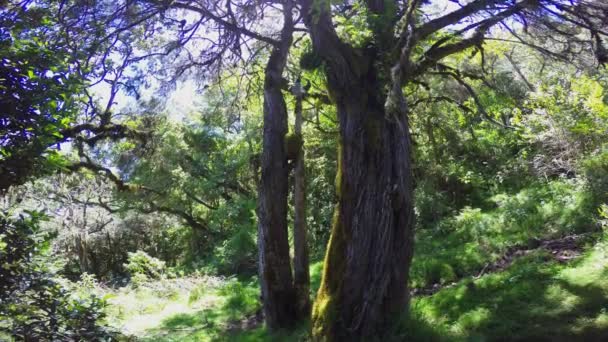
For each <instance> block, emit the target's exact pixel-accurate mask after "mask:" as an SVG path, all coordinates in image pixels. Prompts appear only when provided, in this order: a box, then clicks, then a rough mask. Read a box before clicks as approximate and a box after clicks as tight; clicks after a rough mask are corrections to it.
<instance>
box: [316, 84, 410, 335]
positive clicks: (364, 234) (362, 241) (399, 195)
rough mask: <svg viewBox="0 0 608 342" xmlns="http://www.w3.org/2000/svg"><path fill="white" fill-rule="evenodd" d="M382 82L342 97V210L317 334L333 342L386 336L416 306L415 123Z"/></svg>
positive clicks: (356, 87) (336, 222)
mask: <svg viewBox="0 0 608 342" xmlns="http://www.w3.org/2000/svg"><path fill="white" fill-rule="evenodd" d="M375 84H376V83H375V82H373V81H372V80H370V82H368V83H362V84H359V85H353V88H351V89H345V90H344V91H343V94H348V95H347V96H342V97H340V98H338V99H337V106H338V115H339V120H340V137H341V144H342V146H341V151H340V157H339V158H340V165H339V170H338V179H337V181H336V184H337V186H338V191H337V192H338V196H339V200H338V207H337V209H336V212H335V217H334V225H333V228H332V234H331V238H330V243H329V246H328V251H327V255H326V258H325V265H324V267H325V269H324V273H323V280H322V284H321V288H320V290H319V293H318V297H317V300H316V302H315V307H314V312H313V333H314V335H315V337H316V338H318V339H320V340H328V341H352V340H368V339H369V338H371V337H373V336H376V337H379V336H382V335H383V333H385V332H386V328H387V326H388V324H389V323H390V321H391V319H394V318H396V317H398V316H399V314H401V313H404V312H405V310H406V308H407V303H408V291H407V284H408V271H409V265H410V261H411V258H412V254H413V226H414V224H413V218H414V213H413V189H412V176H411V174H412V173H411V163H410V140H409V135H408V130H407V127H408V126H407V118H406V117H405V116H402V117H398V116H393V115H392V114H391V115H387V113H385V110H384V104H383V101H378V98H379V96H378V92H379V89H382V88H381V87H377V86H375Z"/></svg>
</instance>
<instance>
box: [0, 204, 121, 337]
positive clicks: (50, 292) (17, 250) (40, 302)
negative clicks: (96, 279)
mask: <svg viewBox="0 0 608 342" xmlns="http://www.w3.org/2000/svg"><path fill="white" fill-rule="evenodd" d="M43 218H44V217H43V216H42V215H41V214H40V213H36V212H30V213H28V214H27V217H26V216H24V215H20V216H19V217H18V218H14V217H11V216H10V214H9V213H7V212H3V213H2V216H1V217H0V265H1V267H0V289H1V290H2V291H0V322H2V323H1V324H0V333H6V334H8V335H9V336H12V337H14V338H17V339H19V340H26V341H30V340H67V339H69V340H92V339H99V340H110V339H111V338H112V336H113V334H112V333H111V332H110V331H109V330H107V329H106V328H105V327H104V326H103V325H102V322H103V319H104V317H105V314H104V311H103V310H104V308H105V305H106V303H105V301H103V300H102V299H100V298H98V297H96V296H94V295H90V296H86V297H82V298H78V297H75V296H74V295H72V294H71V293H70V292H68V289H66V288H65V287H64V286H62V285H61V284H60V283H59V282H57V280H56V279H55V277H54V275H53V274H52V273H50V272H49V270H48V269H47V267H46V266H45V262H44V260H42V257H43V253H44V252H45V249H47V248H48V244H47V242H48V238H47V237H45V236H44V235H43V234H41V233H40V232H39V231H38V227H39V223H40V221H41V220H42V219H43Z"/></svg>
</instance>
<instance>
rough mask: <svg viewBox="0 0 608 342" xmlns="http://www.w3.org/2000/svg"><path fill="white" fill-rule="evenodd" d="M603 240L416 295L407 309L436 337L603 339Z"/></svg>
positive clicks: (606, 281) (606, 247)
mask: <svg viewBox="0 0 608 342" xmlns="http://www.w3.org/2000/svg"><path fill="white" fill-rule="evenodd" d="M607 251H608V244H607V243H605V242H601V243H599V244H598V245H596V246H595V247H594V248H592V249H591V250H589V251H588V252H587V253H586V255H585V256H584V257H582V258H581V259H580V260H578V261H575V262H572V263H571V264H568V265H564V264H559V263H556V262H555V261H553V259H552V258H551V257H550V256H549V255H547V254H546V252H538V253H534V254H532V255H529V256H526V257H522V258H521V259H519V260H517V261H516V262H515V263H514V264H513V265H511V267H509V268H508V269H507V270H505V271H503V272H499V273H495V274H490V275H486V276H484V277H481V278H480V279H477V280H473V279H470V278H469V279H466V280H463V281H460V282H459V283H458V284H457V285H456V286H454V287H450V288H447V289H444V290H442V291H440V292H438V293H437V294H435V295H433V296H430V297H419V298H416V299H415V300H414V301H413V303H412V314H413V316H414V317H417V319H422V320H424V321H425V322H426V324H427V325H430V326H433V327H435V334H436V336H441V338H438V339H439V340H441V339H443V340H450V341H452V340H463V341H464V340H467V341H470V340H479V341H486V340H487V341H500V340H508V341H518V340H525V341H596V340H597V341H599V340H608V314H607V312H606V310H608V254H607Z"/></svg>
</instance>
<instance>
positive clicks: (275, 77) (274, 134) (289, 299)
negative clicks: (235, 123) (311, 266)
mask: <svg viewBox="0 0 608 342" xmlns="http://www.w3.org/2000/svg"><path fill="white" fill-rule="evenodd" d="M286 7H288V6H287V5H286ZM284 11H285V16H284V17H285V20H286V22H285V24H284V29H283V33H282V37H281V44H280V45H278V46H275V47H274V48H273V50H272V53H271V55H270V58H269V60H268V64H267V65H266V69H265V80H264V133H263V135H264V136H263V146H262V162H261V164H262V172H261V173H262V174H261V179H260V184H259V194H258V195H259V196H258V219H259V223H258V253H259V255H258V257H259V278H260V287H261V291H262V301H263V308H264V316H265V319H266V324H267V326H268V328H269V329H271V330H275V329H280V328H288V327H291V326H293V325H294V324H295V321H296V318H297V317H296V310H295V305H294V303H295V291H294V287H293V277H292V274H291V263H290V256H289V240H288V233H287V191H288V174H289V170H288V167H287V153H286V149H285V134H287V106H286V104H285V99H284V98H283V94H282V92H281V89H282V84H283V78H282V73H283V70H284V68H285V64H286V62H287V55H288V51H289V47H290V45H291V42H292V38H291V37H292V31H291V30H292V26H293V25H292V22H291V8H289V9H287V8H286V9H284Z"/></svg>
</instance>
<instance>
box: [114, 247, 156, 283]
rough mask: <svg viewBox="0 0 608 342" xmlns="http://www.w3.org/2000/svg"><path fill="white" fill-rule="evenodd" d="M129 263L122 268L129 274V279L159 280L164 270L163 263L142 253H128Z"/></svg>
mask: <svg viewBox="0 0 608 342" xmlns="http://www.w3.org/2000/svg"><path fill="white" fill-rule="evenodd" d="M128 260H129V262H128V263H126V264H125V265H124V266H125V268H126V269H127V271H128V272H129V273H130V274H131V279H132V280H134V279H137V280H140V281H143V280H146V279H160V278H161V277H162V276H163V275H164V273H165V270H166V266H165V262H164V261H162V260H159V259H157V258H155V257H152V256H150V255H148V253H146V252H144V251H137V252H129V259H128Z"/></svg>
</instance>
